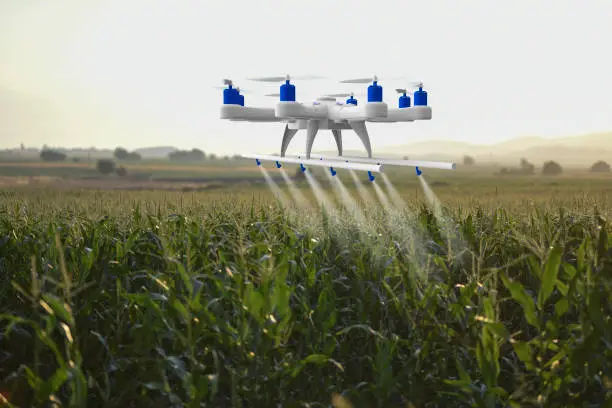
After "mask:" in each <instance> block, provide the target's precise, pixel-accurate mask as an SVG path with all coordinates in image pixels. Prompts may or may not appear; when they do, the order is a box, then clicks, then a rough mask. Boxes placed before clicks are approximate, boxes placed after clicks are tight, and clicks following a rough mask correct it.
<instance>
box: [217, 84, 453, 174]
mask: <svg viewBox="0 0 612 408" xmlns="http://www.w3.org/2000/svg"><path fill="white" fill-rule="evenodd" d="M255 80H259V81H264V82H280V81H284V84H283V85H282V86H281V89H280V91H281V92H280V94H271V95H267V96H280V101H279V102H278V103H277V104H276V106H275V107H274V108H261V107H250V106H244V97H243V96H242V95H240V92H239V89H235V88H232V81H230V80H225V83H226V85H228V88H226V89H225V90H224V104H223V105H222V106H221V119H227V120H230V121H250V122H284V123H285V124H286V125H285V131H284V134H283V139H282V142H281V154H280V156H270V155H258V154H242V157H246V158H252V159H255V160H256V162H257V165H258V166H260V165H261V161H260V160H265V161H268V160H269V161H275V162H276V166H277V167H279V168H280V167H281V165H280V163H282V162H284V163H295V164H300V168H301V169H302V171H305V167H304V165H315V166H325V167H329V168H330V171H331V173H332V175H335V174H336V172H335V170H334V168H345V169H351V170H361V171H367V172H368V175H369V178H370V180H371V181H374V176H373V175H372V173H373V172H382V171H383V165H384V164H389V165H399V166H413V167H416V173H417V175H420V174H421V170H420V169H419V167H423V168H425V167H430V168H440V169H454V168H455V164H454V163H447V162H426V161H414V160H394V159H383V158H373V157H372V147H371V144H370V137H369V135H368V131H367V128H366V122H378V123H381V122H383V123H393V122H413V121H415V120H430V119H431V117H432V110H431V107H430V106H427V93H426V92H425V91H423V89H422V86H423V84H421V83H419V84H418V87H419V90H418V91H416V92H415V93H414V101H415V104H414V106H410V105H411V104H410V97H409V96H408V95H407V91H406V90H405V89H396V91H397V92H398V93H400V94H403V96H401V97H400V100H399V107H398V108H392V107H389V106H388V105H387V103H386V102H384V101H383V100H382V87H381V86H380V85H379V84H378V79H377V78H376V77H374V78H373V80H372V79H371V78H361V79H355V80H347V81H341V82H344V83H367V82H370V81H372V84H371V85H370V86H369V88H368V101H367V102H366V103H364V104H362V105H358V102H357V100H356V99H354V98H353V94H352V93H351V94H331V95H327V96H324V97H321V98H318V99H317V100H316V101H314V102H313V103H312V104H305V103H301V102H297V101H296V100H295V86H294V85H293V84H291V83H290V79H289V76H287V77H284V78H283V77H272V78H260V79H255ZM349 95H350V99H348V100H347V101H346V103H340V102H337V101H336V98H337V97H344V96H349ZM302 129H304V130H306V134H307V137H306V151H305V154H304V155H299V156H296V157H286V155H285V153H286V151H287V148H288V146H289V143H290V142H291V140H292V139H293V137H294V136H295V134H296V133H297V131H298V130H302ZM319 130H331V132H332V134H333V136H334V139H335V141H336V146H337V148H338V156H337V157H326V156H317V157H318V160H313V159H312V157H311V156H312V145H313V143H314V139H315V137H316V136H317V133H318V131H319ZM342 130H353V131H354V132H355V133H356V134H357V136H358V137H359V139H360V140H361V142H362V143H363V145H364V147H365V150H366V152H367V158H366V157H343V156H342Z"/></svg>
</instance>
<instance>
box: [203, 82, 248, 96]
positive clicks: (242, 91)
mask: <svg viewBox="0 0 612 408" xmlns="http://www.w3.org/2000/svg"><path fill="white" fill-rule="evenodd" d="M228 85H229V84H228ZM213 88H214V89H227V88H226V87H224V86H213ZM234 89H235V90H237V91H238V92H239V93H243V94H251V93H253V92H251V91H244V90H242V88H240V87H239V86H237V87H235V88H234Z"/></svg>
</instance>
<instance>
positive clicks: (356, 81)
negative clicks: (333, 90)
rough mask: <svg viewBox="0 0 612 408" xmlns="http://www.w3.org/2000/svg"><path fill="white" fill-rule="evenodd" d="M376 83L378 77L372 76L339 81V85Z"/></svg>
mask: <svg viewBox="0 0 612 408" xmlns="http://www.w3.org/2000/svg"><path fill="white" fill-rule="evenodd" d="M372 81H374V82H376V81H378V77H377V76H376V75H373V76H371V77H369V78H354V79H343V80H342V81H340V83H341V84H369V83H370V82H372Z"/></svg>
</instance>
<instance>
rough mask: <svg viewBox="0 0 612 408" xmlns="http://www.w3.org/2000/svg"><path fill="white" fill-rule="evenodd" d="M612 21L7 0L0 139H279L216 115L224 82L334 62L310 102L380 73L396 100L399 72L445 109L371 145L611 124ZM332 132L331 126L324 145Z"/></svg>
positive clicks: (195, 142)
mask: <svg viewBox="0 0 612 408" xmlns="http://www.w3.org/2000/svg"><path fill="white" fill-rule="evenodd" d="M610 21H612V1H611V0H598V1H596V0H590V1H589V0H583V1H578V0H575V1H568V0H549V1H544V0H530V1H526V0H514V1H505V2H502V1H494V0H489V1H484V0H465V1H457V0H428V1H414V0H410V1H409V0H403V1H402V0H400V1H384V0H378V1H370V2H365V1H360V0H351V1H346V0H331V1H330V0H308V1H299V2H298V1H290V0H286V1H282V2H281V1H254V0H236V1H229V0H220V1H213V0H199V1H195V0H165V1H162V0H104V1H103V0H54V1H51V0H46V1H43V0H0V148H6V147H15V146H18V145H19V144H20V143H21V142H23V143H25V144H26V146H36V147H40V146H42V145H43V144H48V145H50V146H66V147H73V146H80V147H89V146H96V147H99V148H102V147H108V148H114V147H116V146H124V147H126V148H128V149H133V148H136V147H143V146H157V145H173V146H176V147H179V148H192V147H197V148H201V149H203V150H205V151H209V152H216V153H221V154H226V153H230V154H231V153H236V152H238V153H240V152H247V151H248V152H265V153H270V152H273V151H278V150H280V142H281V136H282V131H283V127H284V124H281V123H278V124H273V123H269V124H257V123H255V124H252V123H233V122H227V121H223V120H220V119H219V108H220V105H221V103H222V91H221V90H218V89H215V88H214V87H215V86H221V85H222V79H223V78H232V79H233V80H234V81H235V82H236V83H237V84H238V85H239V86H241V87H242V88H244V89H249V90H253V91H256V92H258V93H274V92H278V85H280V84H278V85H277V84H261V83H254V82H250V81H247V80H246V78H248V77H253V76H279V75H284V74H286V73H290V74H294V75H303V74H317V75H322V76H326V77H328V78H329V80H325V81H308V82H306V81H302V82H300V81H296V88H297V97H298V100H300V101H302V102H311V101H312V99H313V98H314V97H316V96H319V95H320V94H323V93H332V92H341V91H350V90H354V91H356V92H365V91H366V88H367V86H368V85H367V84H366V85H361V84H359V85H357V86H354V85H353V86H352V87H348V88H347V85H345V84H338V83H337V81H338V80H341V79H347V78H353V77H364V76H371V75H372V74H377V75H378V76H379V77H381V85H383V87H384V99H385V101H386V102H387V103H388V104H389V105H390V106H394V107H397V94H395V92H394V91H393V89H394V88H396V87H398V86H399V87H401V85H402V84H401V83H400V84H398V83H395V82H394V83H389V84H388V85H386V84H385V81H384V80H383V79H384V77H385V76H391V77H395V76H398V75H403V76H406V77H407V78H408V79H409V80H412V81H423V82H424V84H425V89H426V90H427V91H428V92H429V104H430V105H431V106H432V108H433V119H432V120H431V121H423V122H417V123H405V124H386V125H385V124H369V131H370V137H371V139H372V145H373V148H374V151H376V147H377V146H383V145H395V144H404V143H410V142H414V141H423V140H428V139H452V140H457V141H467V142H476V143H491V142H495V141H502V140H507V139H510V138H513V137H520V136H543V137H554V136H570V135H576V134H582V133H588V132H597V131H609V130H612V80H611V75H612V51H611V48H610V46H611V44H612V24H610V23H609V22H610ZM245 99H246V104H247V105H255V106H266V105H267V106H270V107H272V106H274V104H275V103H276V100H275V99H274V98H266V97H263V96H259V95H257V94H256V95H252V94H247V95H245ZM361 101H365V98H361ZM304 133H305V132H303V131H302V132H300V133H298V135H297V136H296V137H295V139H294V141H293V142H292V144H291V146H290V148H289V153H291V152H298V151H303V148H304V143H305V138H306V136H305V134H304ZM345 134H346V136H345V137H344V139H345V141H344V143H345V146H346V148H354V147H357V148H360V146H361V145H360V143H359V141H358V139H357V136H356V135H355V134H354V133H352V132H346V131H345ZM330 147H331V148H333V147H334V144H333V138H332V136H331V132H327V131H326V132H320V133H319V136H318V137H317V140H316V141H315V145H314V149H315V150H317V149H327V148H330Z"/></svg>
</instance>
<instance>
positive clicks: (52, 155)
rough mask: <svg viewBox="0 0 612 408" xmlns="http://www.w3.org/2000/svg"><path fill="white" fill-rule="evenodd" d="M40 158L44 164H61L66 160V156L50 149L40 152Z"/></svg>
mask: <svg viewBox="0 0 612 408" xmlns="http://www.w3.org/2000/svg"><path fill="white" fill-rule="evenodd" d="M40 158H41V160H42V161H46V162H61V161H64V160H66V154H64V153H62V152H58V151H55V150H51V149H43V150H42V151H41V152H40Z"/></svg>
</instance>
